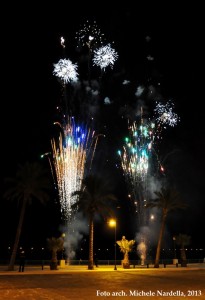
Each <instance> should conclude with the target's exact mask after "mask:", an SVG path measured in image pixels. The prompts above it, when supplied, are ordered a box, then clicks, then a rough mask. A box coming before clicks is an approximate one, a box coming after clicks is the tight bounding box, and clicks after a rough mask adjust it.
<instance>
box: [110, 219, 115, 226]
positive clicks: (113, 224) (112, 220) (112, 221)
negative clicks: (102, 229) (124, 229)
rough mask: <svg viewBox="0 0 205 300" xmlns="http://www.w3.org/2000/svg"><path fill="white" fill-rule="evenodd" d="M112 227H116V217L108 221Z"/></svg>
mask: <svg viewBox="0 0 205 300" xmlns="http://www.w3.org/2000/svg"><path fill="white" fill-rule="evenodd" d="M108 224H109V226H110V227H116V220H115V219H110V220H109V222H108Z"/></svg>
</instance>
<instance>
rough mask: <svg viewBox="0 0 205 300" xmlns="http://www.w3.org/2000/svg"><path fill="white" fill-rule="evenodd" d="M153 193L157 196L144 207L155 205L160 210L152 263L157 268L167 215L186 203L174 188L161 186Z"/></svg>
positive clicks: (184, 206)
mask: <svg viewBox="0 0 205 300" xmlns="http://www.w3.org/2000/svg"><path fill="white" fill-rule="evenodd" d="M154 193H155V195H156V196H157V198H155V199H152V200H150V201H149V203H148V204H147V206H146V207H147V208H148V207H150V208H153V207H157V208H159V209H160V210H161V211H162V219H161V226H160V232H159V239H158V244H157V251H156V257H155V264H154V267H155V268H159V259H160V251H161V244H162V239H163V235H164V230H165V224H166V219H167V215H168V213H169V212H170V211H173V210H176V209H184V208H186V207H187V205H185V204H184V203H182V202H181V200H180V195H179V193H178V192H177V191H176V190H175V189H171V188H164V187H162V188H161V190H160V191H155V192H154Z"/></svg>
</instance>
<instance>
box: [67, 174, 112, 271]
mask: <svg viewBox="0 0 205 300" xmlns="http://www.w3.org/2000/svg"><path fill="white" fill-rule="evenodd" d="M73 196H77V197H78V200H77V201H76V203H75V204H74V205H73V208H74V209H75V208H77V209H78V210H79V211H82V212H83V213H84V214H85V215H86V216H87V217H88V219H89V261H88V269H89V270H93V269H94V262H93V238H94V216H95V215H96V214H100V215H102V216H105V215H110V214H111V212H112V209H111V204H112V202H113V201H115V200H116V197H115V196H114V195H113V194H112V193H110V185H108V183H107V182H105V181H104V180H102V178H100V177H98V176H94V175H88V176H87V177H86V178H85V179H84V180H83V182H82V188H81V190H80V191H75V192H74V193H73Z"/></svg>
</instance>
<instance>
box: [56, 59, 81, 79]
mask: <svg viewBox="0 0 205 300" xmlns="http://www.w3.org/2000/svg"><path fill="white" fill-rule="evenodd" d="M53 74H54V75H56V76H57V77H59V78H60V79H61V80H62V81H63V82H64V84H65V83H68V82H76V81H78V73H77V64H73V63H72V62H71V61H70V60H69V59H60V60H59V61H58V63H57V64H54V70H53Z"/></svg>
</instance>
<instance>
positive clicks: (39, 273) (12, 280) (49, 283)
mask: <svg viewBox="0 0 205 300" xmlns="http://www.w3.org/2000/svg"><path fill="white" fill-rule="evenodd" d="M133 297H134V298H135V299H136V298H137V299H138V300H139V299H140V300H143V299H146V300H148V299H153V300H154V299H163V300H181V299H185V300H187V299H189V300H197V299H199V300H205V264H198V265H188V266H187V267H186V268H182V267H178V268H176V266H173V265H170V266H166V268H164V266H160V268H159V269H155V268H151V267H150V268H147V267H136V268H131V269H123V268H122V267H121V266H117V270H114V266H99V267H98V268H96V267H95V269H94V270H88V269H87V266H66V267H65V268H64V269H63V268H61V269H60V268H59V270H55V271H53V270H50V269H49V268H48V267H45V268H44V269H43V270H42V269H41V266H35V267H33V266H26V267H25V272H23V273H19V272H18V266H16V268H15V271H6V268H5V267H2V266H1V267H0V300H4V299H8V300H12V299H17V300H31V299H32V300H43V299H49V300H67V299H71V300H72V299H79V300H84V299H85V300H87V299H88V300H92V299H93V300H94V299H99V300H101V299H111V300H114V299H130V300H131V299H132V298H133Z"/></svg>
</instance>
